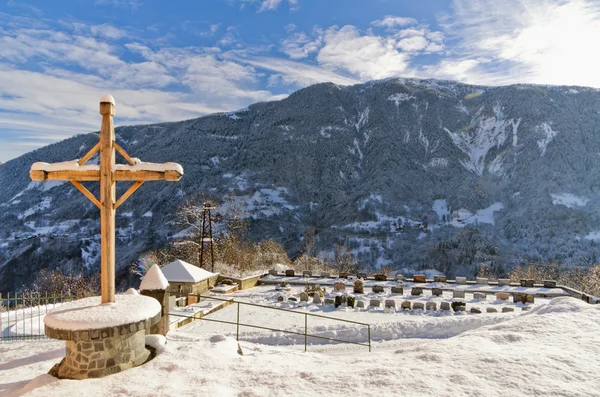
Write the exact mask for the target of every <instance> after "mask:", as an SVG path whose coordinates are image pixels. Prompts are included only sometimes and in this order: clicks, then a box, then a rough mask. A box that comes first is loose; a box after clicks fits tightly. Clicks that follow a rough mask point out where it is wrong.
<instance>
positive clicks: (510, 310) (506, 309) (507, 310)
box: [502, 307, 515, 313]
mask: <svg viewBox="0 0 600 397" xmlns="http://www.w3.org/2000/svg"><path fill="white" fill-rule="evenodd" d="M514 311H515V308H514V307H503V308H502V313H510V312H514Z"/></svg>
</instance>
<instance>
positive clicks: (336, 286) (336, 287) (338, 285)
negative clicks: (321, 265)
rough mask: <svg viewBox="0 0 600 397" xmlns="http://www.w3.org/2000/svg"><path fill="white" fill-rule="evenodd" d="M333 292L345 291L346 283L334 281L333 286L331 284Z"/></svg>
mask: <svg viewBox="0 0 600 397" xmlns="http://www.w3.org/2000/svg"><path fill="white" fill-rule="evenodd" d="M333 290H334V291H346V283H344V282H343V281H336V282H335V284H333Z"/></svg>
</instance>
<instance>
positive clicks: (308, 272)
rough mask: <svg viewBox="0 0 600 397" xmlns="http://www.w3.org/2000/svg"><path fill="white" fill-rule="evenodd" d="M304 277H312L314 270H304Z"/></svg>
mask: <svg viewBox="0 0 600 397" xmlns="http://www.w3.org/2000/svg"><path fill="white" fill-rule="evenodd" d="M302 277H312V272H311V271H310V270H303V271H302Z"/></svg>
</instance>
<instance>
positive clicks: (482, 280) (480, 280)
mask: <svg viewBox="0 0 600 397" xmlns="http://www.w3.org/2000/svg"><path fill="white" fill-rule="evenodd" d="M475 281H476V282H477V284H487V283H488V279H487V278H486V277H476V278H475Z"/></svg>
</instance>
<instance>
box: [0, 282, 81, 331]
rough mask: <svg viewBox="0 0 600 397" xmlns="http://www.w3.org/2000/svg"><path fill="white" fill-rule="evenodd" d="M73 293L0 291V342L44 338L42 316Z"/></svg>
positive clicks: (70, 299) (73, 298) (75, 297)
mask: <svg viewBox="0 0 600 397" xmlns="http://www.w3.org/2000/svg"><path fill="white" fill-rule="evenodd" d="M78 298H79V297H77V296H75V295H48V294H43V295H42V294H34V293H27V294H23V293H22V294H19V293H13V294H11V293H8V294H6V295H2V294H1V293H0V342H4V341H13V340H30V339H46V338H47V337H46V334H45V332H44V320H43V318H44V316H45V315H46V313H48V311H50V310H52V309H54V308H55V307H56V306H58V305H60V304H62V303H63V302H70V301H72V300H75V299H78Z"/></svg>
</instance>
